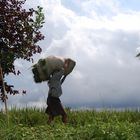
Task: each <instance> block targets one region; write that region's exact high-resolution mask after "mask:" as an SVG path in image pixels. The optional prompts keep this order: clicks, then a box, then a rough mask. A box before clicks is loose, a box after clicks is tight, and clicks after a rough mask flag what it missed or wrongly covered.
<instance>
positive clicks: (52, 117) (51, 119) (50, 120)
mask: <svg viewBox="0 0 140 140" xmlns="http://www.w3.org/2000/svg"><path fill="white" fill-rule="evenodd" d="M53 120H54V116H52V115H49V118H48V124H51V122H52V121H53Z"/></svg>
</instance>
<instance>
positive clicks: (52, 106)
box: [46, 96, 65, 116]
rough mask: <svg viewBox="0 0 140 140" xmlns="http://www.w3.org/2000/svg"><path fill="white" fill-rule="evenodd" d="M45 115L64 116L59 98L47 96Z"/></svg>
mask: <svg viewBox="0 0 140 140" xmlns="http://www.w3.org/2000/svg"><path fill="white" fill-rule="evenodd" d="M47 105H48V107H47V108H46V113H47V114H49V115H52V116H58V115H65V111H64V108H63V106H62V104H61V101H60V99H59V98H56V97H52V96H48V98H47Z"/></svg>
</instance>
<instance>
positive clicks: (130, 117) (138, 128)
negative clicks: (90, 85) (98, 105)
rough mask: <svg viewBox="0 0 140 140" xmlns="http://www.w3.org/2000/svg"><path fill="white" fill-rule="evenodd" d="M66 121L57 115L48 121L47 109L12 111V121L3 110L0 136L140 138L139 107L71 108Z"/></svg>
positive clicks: (21, 139) (27, 139) (18, 139)
mask: <svg viewBox="0 0 140 140" xmlns="http://www.w3.org/2000/svg"><path fill="white" fill-rule="evenodd" d="M66 111H67V113H68V118H69V122H68V124H66V125H64V124H63V123H62V122H61V118H60V117H57V118H56V119H55V121H54V122H53V123H52V124H51V125H48V124H47V119H48V116H47V115H46V114H45V113H44V109H42V110H40V109H36V108H26V109H12V110H10V111H9V125H7V119H6V116H5V115H4V113H2V112H1V113H0V140H140V112H139V111H127V110H126V111H121V112H117V111H105V110H104V111H95V110H92V111H88V110H84V111H82V110H81V111H80V110H79V111H71V110H70V109H67V110H66Z"/></svg>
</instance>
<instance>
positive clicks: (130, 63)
mask: <svg viewBox="0 0 140 140" xmlns="http://www.w3.org/2000/svg"><path fill="white" fill-rule="evenodd" d="M38 5H40V6H42V7H43V12H44V14H45V24H44V26H43V28H42V33H43V34H44V35H45V39H44V40H43V41H41V42H40V43H39V44H40V46H41V47H42V49H43V51H42V53H41V54H39V55H36V56H35V57H34V60H35V63H36V62H37V61H38V59H40V58H45V57H47V56H49V55H57V56H63V57H70V58H72V59H74V60H75V61H76V67H75V69H74V71H73V72H72V73H71V74H70V75H69V76H68V77H67V79H66V80H65V83H64V84H63V85H62V88H63V95H62V96H61V97H60V98H61V101H62V104H63V105H64V106H67V107H72V108H81V107H87V108H88V107H93V108H138V107H140V86H139V84H140V74H139V73H140V60H139V59H138V58H136V57H135V56H136V53H137V48H138V47H139V46H140V18H139V17H140V8H139V7H140V1H139V0H133V1H132V0H36V1H32V0H27V1H26V4H25V7H26V8H30V7H33V8H36V7H37V6H38ZM15 65H16V67H17V69H19V70H20V71H21V73H22V74H21V75H20V76H17V77H15V76H13V75H9V76H8V77H6V80H7V81H8V82H9V83H10V84H14V85H15V88H16V89H19V90H22V89H25V90H26V91H27V94H26V95H16V96H9V99H8V106H9V107H12V106H17V107H21V106H31V107H46V98H47V95H48V86H47V83H46V82H43V83H41V84H36V83H35V82H34V81H33V75H32V72H31V66H32V65H33V64H32V63H29V62H25V61H21V60H17V61H15ZM0 107H3V104H2V103H0Z"/></svg>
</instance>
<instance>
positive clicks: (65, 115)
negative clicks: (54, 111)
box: [62, 113, 68, 124]
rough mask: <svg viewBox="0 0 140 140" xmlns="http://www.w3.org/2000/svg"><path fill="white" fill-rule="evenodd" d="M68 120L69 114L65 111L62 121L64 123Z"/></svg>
mask: <svg viewBox="0 0 140 140" xmlns="http://www.w3.org/2000/svg"><path fill="white" fill-rule="evenodd" d="M67 121H68V119H67V114H66V113H64V114H63V115H62V122H63V123H64V124H66V123H67Z"/></svg>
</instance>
